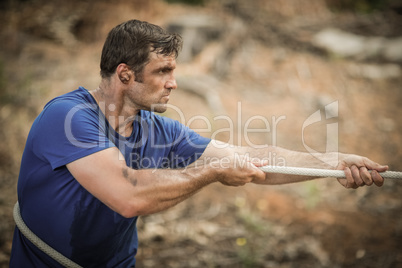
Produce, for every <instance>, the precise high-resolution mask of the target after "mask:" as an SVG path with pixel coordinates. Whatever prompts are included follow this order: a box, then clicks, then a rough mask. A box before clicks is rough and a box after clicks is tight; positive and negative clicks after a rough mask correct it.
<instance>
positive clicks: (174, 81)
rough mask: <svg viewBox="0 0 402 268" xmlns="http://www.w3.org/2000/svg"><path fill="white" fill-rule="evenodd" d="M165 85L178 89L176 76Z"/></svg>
mask: <svg viewBox="0 0 402 268" xmlns="http://www.w3.org/2000/svg"><path fill="white" fill-rule="evenodd" d="M165 86H166V88H170V89H176V88H177V82H176V78H175V77H174V76H173V77H172V78H171V79H169V81H167V82H166V85H165Z"/></svg>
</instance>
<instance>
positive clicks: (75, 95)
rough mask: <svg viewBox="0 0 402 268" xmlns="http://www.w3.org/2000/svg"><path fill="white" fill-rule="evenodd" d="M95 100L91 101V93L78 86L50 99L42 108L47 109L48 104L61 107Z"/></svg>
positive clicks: (91, 102)
mask: <svg viewBox="0 0 402 268" xmlns="http://www.w3.org/2000/svg"><path fill="white" fill-rule="evenodd" d="M94 103H95V102H94V101H92V98H91V95H90V94H89V92H88V91H87V90H86V89H85V88H83V87H79V88H78V89H76V90H73V91H71V92H68V93H65V94H63V95H60V96H58V97H55V98H53V99H52V100H50V101H49V102H48V103H47V104H46V105H45V107H44V109H47V108H48V107H50V106H58V107H63V106H66V107H68V106H75V105H79V104H83V105H84V104H94Z"/></svg>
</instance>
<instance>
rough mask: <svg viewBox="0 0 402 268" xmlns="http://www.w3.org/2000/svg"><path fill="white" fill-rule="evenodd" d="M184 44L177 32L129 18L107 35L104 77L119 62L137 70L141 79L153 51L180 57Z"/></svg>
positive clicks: (103, 50) (101, 66)
mask: <svg viewBox="0 0 402 268" xmlns="http://www.w3.org/2000/svg"><path fill="white" fill-rule="evenodd" d="M182 45H183V41H182V38H181V36H180V35H179V34H177V33H168V32H167V31H165V30H164V29H162V28H161V27H159V26H157V25H154V24H151V23H148V22H145V21H139V20H129V21H126V22H124V23H121V24H119V25H117V26H116V27H114V28H113V29H112V30H111V31H110V32H109V34H108V36H107V38H106V41H105V44H104V45H103V49H102V56H101V62H100V69H101V71H100V74H101V76H102V78H109V77H110V76H111V75H112V74H113V73H114V72H115V71H116V68H117V66H118V65H119V64H120V63H125V64H127V65H128V66H130V68H131V69H132V70H133V71H134V74H135V76H136V80H137V81H138V80H142V78H141V76H142V71H143V70H144V67H145V65H146V64H147V63H148V62H149V54H150V52H156V53H158V54H162V55H166V56H172V55H173V56H175V57H176V58H177V56H178V55H179V52H180V50H181V48H182Z"/></svg>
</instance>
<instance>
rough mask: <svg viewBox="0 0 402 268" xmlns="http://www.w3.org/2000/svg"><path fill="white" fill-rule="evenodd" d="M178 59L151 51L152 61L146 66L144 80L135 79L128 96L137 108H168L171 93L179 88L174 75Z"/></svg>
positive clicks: (162, 109)
mask: <svg viewBox="0 0 402 268" xmlns="http://www.w3.org/2000/svg"><path fill="white" fill-rule="evenodd" d="M175 68H176V59H175V57H174V56H164V55H160V54H156V53H154V52H151V54H150V61H149V63H148V64H147V65H146V66H145V68H144V70H143V75H142V82H136V81H133V84H132V85H131V86H130V89H129V90H128V91H127V95H126V97H127V98H128V101H131V102H132V103H133V105H134V107H135V108H137V109H141V110H148V111H155V112H158V113H163V112H165V111H166V109H167V103H168V101H169V95H170V92H171V91H172V89H176V88H177V84H176V80H175V77H174V69H175Z"/></svg>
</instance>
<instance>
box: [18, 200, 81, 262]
mask: <svg viewBox="0 0 402 268" xmlns="http://www.w3.org/2000/svg"><path fill="white" fill-rule="evenodd" d="M13 216H14V220H15V223H16V224H17V227H18V229H19V230H20V231H21V233H22V234H23V235H24V236H25V237H26V238H27V239H28V240H29V241H31V243H32V244H34V245H35V246H36V247H37V248H39V249H40V250H42V251H43V252H44V253H46V254H47V255H49V256H50V257H52V258H53V259H54V260H56V261H57V262H59V263H60V264H61V265H63V266H64V267H71V268H81V266H80V265H78V264H76V263H75V262H73V261H72V260H70V259H69V258H67V257H65V256H64V255H62V254H61V253H59V252H58V251H56V250H55V249H53V248H52V247H51V246H49V245H48V244H46V243H45V242H44V241H43V240H42V239H40V238H39V237H38V236H37V235H35V234H34V233H33V232H32V231H31V229H29V228H28V226H27V225H26V224H25V222H24V221H23V219H22V217H21V212H20V206H19V204H18V202H17V203H15V206H14V211H13Z"/></svg>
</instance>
